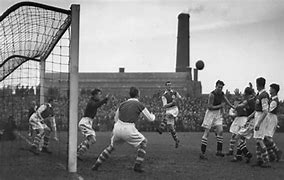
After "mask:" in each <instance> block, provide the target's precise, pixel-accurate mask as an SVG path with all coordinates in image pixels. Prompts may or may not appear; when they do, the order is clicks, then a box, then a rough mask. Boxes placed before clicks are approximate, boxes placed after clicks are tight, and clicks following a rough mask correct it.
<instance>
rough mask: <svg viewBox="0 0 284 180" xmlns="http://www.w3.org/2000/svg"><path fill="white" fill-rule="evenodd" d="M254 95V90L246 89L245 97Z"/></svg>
mask: <svg viewBox="0 0 284 180" xmlns="http://www.w3.org/2000/svg"><path fill="white" fill-rule="evenodd" d="M253 93H254V91H253V89H252V88H250V87H246V88H245V95H252V94H253Z"/></svg>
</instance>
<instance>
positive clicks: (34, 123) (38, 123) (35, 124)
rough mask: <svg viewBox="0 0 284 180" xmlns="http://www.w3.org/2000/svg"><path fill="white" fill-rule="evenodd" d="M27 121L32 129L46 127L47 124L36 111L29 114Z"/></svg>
mask: <svg viewBox="0 0 284 180" xmlns="http://www.w3.org/2000/svg"><path fill="white" fill-rule="evenodd" d="M29 123H30V125H31V127H32V129H33V130H36V129H46V128H48V126H47V125H46V124H45V123H44V121H43V120H42V119H41V118H40V117H39V116H38V115H37V114H36V113H33V114H32V115H31V117H30V119H29Z"/></svg>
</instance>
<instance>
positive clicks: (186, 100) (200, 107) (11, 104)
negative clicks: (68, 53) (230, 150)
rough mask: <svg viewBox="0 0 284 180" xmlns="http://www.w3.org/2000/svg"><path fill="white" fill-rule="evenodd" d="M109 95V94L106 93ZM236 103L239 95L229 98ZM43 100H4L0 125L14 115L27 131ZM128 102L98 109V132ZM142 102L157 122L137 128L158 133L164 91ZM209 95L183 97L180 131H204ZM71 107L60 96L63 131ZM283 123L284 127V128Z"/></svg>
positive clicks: (227, 120)
mask: <svg viewBox="0 0 284 180" xmlns="http://www.w3.org/2000/svg"><path fill="white" fill-rule="evenodd" d="M106 93H107V92H106ZM227 97H228V98H229V100H230V101H231V102H232V103H233V101H234V98H235V96H233V95H229V96H227ZM89 98H90V93H89V92H88V91H84V93H82V92H81V94H80V96H79V106H78V107H79V113H78V119H80V118H81V117H82V116H83V113H84V109H85V107H86V105H87V102H88V100H89ZM38 99H39V97H38V96H36V95H34V94H32V95H31V94H29V95H26V96H22V95H18V94H12V95H10V96H7V97H2V96H1V97H0V101H1V104H0V105H1V108H0V114H1V116H0V118H1V119H0V126H1V124H4V123H5V122H6V121H7V119H8V117H9V116H10V115H12V116H13V117H14V119H15V120H16V122H17V125H18V127H20V128H21V129H27V127H28V109H29V108H30V106H31V102H32V101H33V100H36V101H37V102H38ZM126 99H127V96H125V97H122V96H115V95H111V96H110V99H109V101H108V103H107V104H105V105H103V106H102V107H101V108H99V109H98V112H97V116H96V117H95V121H94V128H95V129H96V130H97V131H109V130H111V129H112V127H113V124H114V121H113V119H114V114H115V111H116V109H117V108H118V106H119V104H120V103H121V102H123V101H124V100H126ZM140 101H141V102H142V103H144V104H145V105H146V107H147V108H148V109H149V110H150V111H151V112H153V113H154V114H155V115H156V118H157V121H155V122H147V121H145V120H143V117H141V118H140V120H139V121H138V123H137V124H136V126H137V128H138V129H139V130H141V131H155V128H156V127H158V125H159V123H160V122H161V120H162V119H163V116H164V112H165V109H164V108H163V107H162V100H161V92H156V93H154V94H153V95H151V96H143V97H141V98H140ZM207 101H208V95H202V96H200V97H182V99H181V100H180V101H179V103H178V107H179V115H178V118H177V121H176V129H177V131H201V130H202V128H201V124H202V121H203V118H204V114H205V111H206V108H207ZM68 107H69V100H68V98H66V97H57V98H56V99H55V102H54V110H55V115H56V122H57V126H58V129H59V130H67V129H68V119H69V118H68V116H69V113H68ZM228 111H229V109H228V107H227V108H226V109H225V112H226V113H225V114H224V129H225V131H226V130H228V128H229V127H230V124H231V122H232V120H233V119H232V118H231V117H230V116H229V115H228ZM280 114H282V115H279V120H280V123H279V124H280V127H281V130H283V131H284V128H283V126H284V123H283V120H284V116H283V114H284V103H283V102H281V105H280ZM282 124H283V126H282Z"/></svg>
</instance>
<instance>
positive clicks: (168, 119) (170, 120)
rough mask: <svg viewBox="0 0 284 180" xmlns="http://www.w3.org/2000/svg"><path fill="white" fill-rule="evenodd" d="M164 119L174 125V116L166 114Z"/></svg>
mask: <svg viewBox="0 0 284 180" xmlns="http://www.w3.org/2000/svg"><path fill="white" fill-rule="evenodd" d="M165 119H166V121H167V124H169V125H175V119H176V117H174V116H173V115H172V114H167V113H166V115H165Z"/></svg>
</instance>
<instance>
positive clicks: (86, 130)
mask: <svg viewBox="0 0 284 180" xmlns="http://www.w3.org/2000/svg"><path fill="white" fill-rule="evenodd" d="M78 127H79V129H80V130H81V132H82V134H83V135H84V136H85V137H88V136H90V135H91V136H95V137H96V132H95V130H94V129H93V119H92V118H89V117H83V118H82V119H81V120H80V122H79V126H78Z"/></svg>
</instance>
